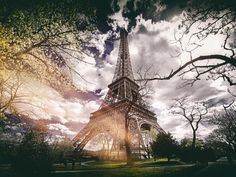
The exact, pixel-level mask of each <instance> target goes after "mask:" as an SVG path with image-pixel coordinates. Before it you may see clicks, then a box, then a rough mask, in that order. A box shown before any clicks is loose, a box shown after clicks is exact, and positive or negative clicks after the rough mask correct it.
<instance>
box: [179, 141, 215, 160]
mask: <svg viewBox="0 0 236 177" xmlns="http://www.w3.org/2000/svg"><path fill="white" fill-rule="evenodd" d="M177 156H178V157H179V158H180V159H181V160H182V161H185V162H196V161H198V162H202V163H206V162H209V161H215V160H216V155H215V151H214V150H213V149H212V148H211V147H210V146H208V145H207V143H205V142H204V141H203V140H199V139H197V140H196V147H195V149H193V148H192V141H191V139H186V138H184V139H182V140H181V141H180V145H179V149H178V155H177Z"/></svg>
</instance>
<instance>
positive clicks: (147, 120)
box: [73, 100, 163, 160]
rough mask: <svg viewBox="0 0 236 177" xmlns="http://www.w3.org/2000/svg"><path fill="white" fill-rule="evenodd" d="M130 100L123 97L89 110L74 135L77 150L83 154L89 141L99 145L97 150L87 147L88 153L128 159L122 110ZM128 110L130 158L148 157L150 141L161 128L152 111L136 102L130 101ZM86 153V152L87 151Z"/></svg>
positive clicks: (101, 156)
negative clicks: (108, 104) (81, 125)
mask: <svg viewBox="0 0 236 177" xmlns="http://www.w3.org/2000/svg"><path fill="white" fill-rule="evenodd" d="M130 104H131V103H130V102H129V101H125V100H124V101H120V102H118V103H115V104H112V105H110V106H106V107H103V108H102V109H100V110H98V111H96V112H94V113H92V114H91V116H90V121H89V123H88V124H87V125H86V126H85V127H84V128H83V129H82V130H81V131H80V132H79V133H78V134H77V136H76V137H75V138H74V139H73V141H74V143H75V147H76V150H77V151H79V152H81V153H82V154H83V149H84V148H85V147H86V145H89V144H90V145H91V146H92V147H96V146H97V147H98V149H97V150H96V151H89V152H90V155H95V156H97V157H98V158H100V159H104V160H127V159H126V157H127V155H126V150H125V148H126V146H125V114H126V111H127V108H128V107H129V106H130ZM130 114H131V115H133V116H131V117H130V118H129V128H128V137H129V145H130V149H131V158H132V159H144V158H148V157H149V156H150V153H149V151H150V148H149V146H150V144H149V143H150V142H151V141H152V138H154V137H155V134H157V133H158V132H160V131H163V130H162V129H161V127H160V126H159V125H158V124H157V123H156V118H155V117H154V115H155V114H154V113H152V112H150V111H148V110H146V109H144V108H142V107H140V106H138V105H136V104H134V105H132V109H131V110H130ZM151 136H152V137H151ZM99 148H100V149H99ZM85 149H86V148H85ZM86 154H87V155H89V153H88V151H86Z"/></svg>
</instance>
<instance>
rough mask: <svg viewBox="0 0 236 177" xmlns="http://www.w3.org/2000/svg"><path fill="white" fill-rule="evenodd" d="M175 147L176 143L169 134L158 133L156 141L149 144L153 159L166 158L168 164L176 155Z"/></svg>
mask: <svg viewBox="0 0 236 177" xmlns="http://www.w3.org/2000/svg"><path fill="white" fill-rule="evenodd" d="M177 147H178V144H177V141H176V140H175V139H174V138H173V137H172V135H171V134H170V133H159V134H158V135H157V137H156V140H155V141H154V142H152V143H151V149H152V154H153V157H154V158H157V157H167V158H168V162H169V161H170V159H171V158H172V157H173V156H174V155H176V153H177Z"/></svg>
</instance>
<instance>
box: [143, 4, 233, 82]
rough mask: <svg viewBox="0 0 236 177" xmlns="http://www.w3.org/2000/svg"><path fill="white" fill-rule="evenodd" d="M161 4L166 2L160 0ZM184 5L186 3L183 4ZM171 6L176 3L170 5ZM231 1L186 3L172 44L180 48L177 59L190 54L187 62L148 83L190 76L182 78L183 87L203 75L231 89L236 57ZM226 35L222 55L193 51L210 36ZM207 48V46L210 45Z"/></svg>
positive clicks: (154, 77)
mask: <svg viewBox="0 0 236 177" xmlns="http://www.w3.org/2000/svg"><path fill="white" fill-rule="evenodd" d="M161 1H162V2H163V3H164V4H167V5H168V3H170V2H169V1H165V0H161ZM186 2H187V1H186ZM171 3H172V5H173V4H174V3H178V1H176V2H171ZM234 7H235V3H234V2H233V1H224V0H218V1H211V0H200V1H199V0H190V1H188V3H186V4H185V8H184V10H183V13H182V15H181V16H180V18H181V23H180V24H179V26H178V29H176V32H175V35H174V37H175V44H177V46H178V47H179V48H180V52H179V53H177V54H176V56H178V57H181V55H182V54H183V53H184V54H186V53H187V54H189V60H188V61H187V62H185V63H183V64H182V65H181V66H179V67H177V68H176V69H174V68H173V70H171V71H170V72H169V74H167V75H165V76H164V75H161V74H160V75H156V76H153V77H150V78H146V79H147V80H169V79H171V78H172V77H174V76H180V77H181V78H184V76H185V75H186V74H187V73H192V75H193V77H192V78H191V79H189V78H188V79H185V81H186V84H190V85H192V84H194V83H195V82H196V81H198V80H200V79H201V77H202V76H204V75H205V76H207V77H208V78H209V79H213V80H216V79H220V78H221V79H223V80H224V81H226V82H228V83H229V85H230V86H233V85H236V76H235V69H236V58H235V50H236V45H235V35H236V34H235V26H236V10H235V8H234ZM213 35H221V36H225V39H224V41H222V49H224V50H225V54H221V53H209V54H204V55H199V54H198V53H197V52H195V51H196V50H197V49H198V48H200V47H202V46H203V45H204V41H205V39H207V38H209V37H211V36H213ZM209 47H210V46H209Z"/></svg>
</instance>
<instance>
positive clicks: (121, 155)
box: [73, 29, 164, 160]
mask: <svg viewBox="0 0 236 177" xmlns="http://www.w3.org/2000/svg"><path fill="white" fill-rule="evenodd" d="M127 36H128V33H127V32H126V30H124V29H121V31H120V45H119V53H118V59H117V64H116V68H115V73H114V77H113V80H112V83H111V84H109V85H108V88H109V90H108V92H107V95H106V96H105V98H104V100H103V102H102V104H101V106H100V108H99V109H98V110H97V111H95V112H93V113H91V115H90V120H89V122H88V124H87V125H86V126H85V127H84V128H83V129H82V130H81V131H80V132H79V133H78V134H77V135H76V136H75V137H74V138H73V142H74V144H75V147H76V150H77V151H79V152H82V151H83V149H84V148H85V146H86V145H87V144H88V143H89V142H91V141H92V140H93V139H96V138H97V139H98V141H100V143H102V141H103V138H102V136H105V137H107V139H108V142H107V143H106V145H107V151H106V152H107V153H106V156H107V157H108V158H109V159H120V160H122V159H126V154H125V123H126V122H125V121H126V120H127V119H126V118H127V117H126V116H127V114H129V119H128V121H129V126H128V132H129V135H128V136H129V140H130V149H131V154H132V157H136V158H137V157H138V158H143V157H145V156H147V155H148V146H149V143H150V141H152V137H153V136H154V135H155V134H157V133H159V132H164V130H163V129H162V128H161V127H160V126H159V124H158V123H157V119H156V117H155V113H153V112H152V111H150V110H149V109H148V108H147V107H146V106H145V104H144V101H143V100H142V99H137V97H138V96H139V95H140V93H139V91H140V90H139V85H138V84H137V83H136V82H135V80H134V75H133V71H132V67H131V61H130V55H129V48H128V40H127ZM134 100H135V101H134ZM103 146H105V145H104V143H103ZM103 148H104V147H103Z"/></svg>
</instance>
